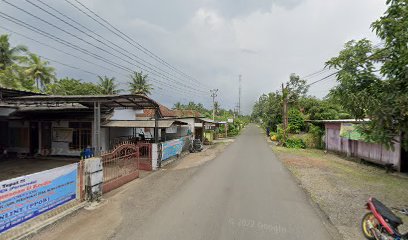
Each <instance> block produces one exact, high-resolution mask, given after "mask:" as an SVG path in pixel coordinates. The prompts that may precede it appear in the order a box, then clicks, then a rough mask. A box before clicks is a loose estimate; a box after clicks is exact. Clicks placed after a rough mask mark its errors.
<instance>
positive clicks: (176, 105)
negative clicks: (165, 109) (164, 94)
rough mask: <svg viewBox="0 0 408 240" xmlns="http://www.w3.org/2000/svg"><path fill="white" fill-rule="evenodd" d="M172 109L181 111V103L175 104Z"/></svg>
mask: <svg viewBox="0 0 408 240" xmlns="http://www.w3.org/2000/svg"><path fill="white" fill-rule="evenodd" d="M173 109H176V110H182V109H183V104H181V102H176V103H175V104H174V106H173Z"/></svg>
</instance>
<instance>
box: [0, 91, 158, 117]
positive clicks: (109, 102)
mask: <svg viewBox="0 0 408 240" xmlns="http://www.w3.org/2000/svg"><path fill="white" fill-rule="evenodd" d="M3 102H4V103H9V104H20V105H26V106H29V105H37V106H38V105H41V104H43V105H51V104H55V105H58V104H62V103H79V104H82V105H84V106H86V107H89V108H93V104H94V102H99V103H100V104H101V107H102V108H108V109H109V108H115V107H119V108H120V107H123V108H135V109H157V110H158V112H159V115H160V116H161V115H162V114H161V112H160V109H159V104H158V103H157V102H155V101H154V100H152V99H150V98H149V97H147V96H145V95H132V94H128V95H67V96H61V95H40V96H23V97H11V98H7V99H3Z"/></svg>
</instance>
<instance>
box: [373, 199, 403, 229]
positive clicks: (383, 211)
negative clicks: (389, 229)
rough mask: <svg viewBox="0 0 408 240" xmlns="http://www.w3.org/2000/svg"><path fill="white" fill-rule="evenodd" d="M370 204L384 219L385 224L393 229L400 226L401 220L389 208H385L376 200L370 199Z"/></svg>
mask: <svg viewBox="0 0 408 240" xmlns="http://www.w3.org/2000/svg"><path fill="white" fill-rule="evenodd" d="M371 201H372V203H373V205H374V207H375V209H377V212H378V213H379V214H380V215H381V216H382V217H383V218H384V219H385V220H387V222H388V223H389V224H390V225H392V226H393V227H395V228H396V227H398V226H399V225H401V224H402V220H401V218H399V217H398V216H396V215H395V214H394V213H393V212H392V211H391V210H390V209H389V208H387V207H386V206H385V205H384V204H383V203H382V202H380V201H379V200H377V199H376V198H372V200H371Z"/></svg>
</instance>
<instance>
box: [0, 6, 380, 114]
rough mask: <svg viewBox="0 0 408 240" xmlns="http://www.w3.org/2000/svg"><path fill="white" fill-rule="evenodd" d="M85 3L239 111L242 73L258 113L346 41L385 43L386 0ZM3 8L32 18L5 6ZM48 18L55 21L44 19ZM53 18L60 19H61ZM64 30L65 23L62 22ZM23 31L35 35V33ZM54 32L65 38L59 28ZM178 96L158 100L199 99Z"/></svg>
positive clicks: (246, 96) (319, 90) (316, 90)
mask: <svg viewBox="0 0 408 240" xmlns="http://www.w3.org/2000/svg"><path fill="white" fill-rule="evenodd" d="M47 2H48V3H49V4H52V5H53V6H54V7H57V8H58V9H60V10H61V11H63V12H65V13H67V14H70V15H71V16H73V17H75V18H76V19H78V20H79V21H81V23H83V24H84V25H86V26H89V27H91V28H92V29H94V30H95V31H98V33H101V34H103V36H105V37H106V38H109V39H112V41H114V42H117V43H120V44H122V45H121V46H123V47H124V48H126V49H129V52H132V53H135V54H138V55H140V56H141V57H143V58H145V59H146V60H148V61H149V62H152V63H154V60H152V59H149V57H148V56H147V55H145V54H143V53H140V51H137V50H136V49H135V48H133V47H131V46H129V45H127V44H126V43H124V42H123V41H122V42H121V40H120V39H117V37H116V36H114V34H112V33H109V32H108V31H106V30H105V29H103V28H102V27H100V26H97V24H95V23H94V22H92V20H90V19H89V18H87V17H86V16H83V15H81V14H80V13H79V12H77V11H75V10H74V9H73V8H72V7H70V6H69V5H67V4H66V3H64V2H54V1H50V0H48V1H47ZM85 4H87V5H88V6H89V7H90V8H92V9H93V10H95V11H96V12H98V13H99V14H100V15H101V16H103V17H104V18H106V19H108V20H109V21H110V22H112V23H113V24H114V25H115V26H117V27H118V28H119V29H121V30H122V31H123V32H125V33H127V34H128V35H130V36H132V37H133V38H135V39H136V40H137V41H138V42H140V43H141V44H142V45H144V46H145V47H147V48H149V49H150V50H152V51H153V52H154V53H156V54H158V55H159V56H161V57H162V58H164V59H166V60H167V61H168V62H170V63H171V64H172V65H174V66H177V67H178V68H180V69H182V70H183V71H184V72H186V73H188V74H189V75H192V76H194V77H195V78H197V79H199V80H200V81H201V82H202V83H203V84H204V85H207V86H208V85H209V86H210V87H212V88H219V89H220V91H219V100H220V102H221V105H222V106H224V107H231V108H232V107H233V106H234V105H235V103H236V102H237V101H238V74H242V75H243V101H242V102H243V104H242V105H243V107H244V110H245V112H249V111H250V109H251V107H252V104H253V102H254V101H255V100H256V99H257V98H258V97H259V95H260V94H262V93H266V92H269V91H275V90H277V89H278V88H279V85H280V83H282V82H284V81H286V80H287V79H288V76H289V74H290V73H292V72H296V73H298V74H300V75H304V74H307V73H310V72H314V71H317V70H320V69H321V68H322V67H323V66H324V62H325V61H326V60H328V59H329V58H330V57H332V56H334V55H336V54H337V53H338V51H339V50H340V49H341V48H342V46H343V44H344V42H346V41H348V40H351V39H359V38H364V37H366V38H369V39H372V40H373V41H374V42H378V40H376V38H375V35H374V34H373V33H372V32H371V30H370V24H371V22H373V21H374V20H375V19H377V18H378V17H380V15H381V14H382V13H383V12H384V10H385V3H384V1H383V0H358V1H355V0H330V1H327V0H290V1H288V0H257V1H251V0H246V1H243V0H242V1H236V0H223V1H219V0H191V1H187V2H186V1H183V0H174V1H164V0H163V1H147V0H120V1H108V0H98V1H96V0H87V1H85ZM22 6H23V7H28V6H26V5H23V4H22ZM0 8H2V11H5V12H7V13H9V14H12V15H13V16H16V17H18V18H23V19H25V20H27V21H31V19H30V18H28V17H27V16H25V15H24V14H22V13H21V12H18V11H16V10H15V9H12V8H10V7H6V6H5V4H4V3H0ZM31 9H32V7H31ZM36 13H39V12H38V11H36ZM41 16H42V17H44V18H46V17H48V18H49V19H52V18H51V17H50V16H46V15H44V14H42V15H41ZM53 21H54V22H56V20H55V19H53ZM32 23H36V22H35V21H33V22H32ZM59 25H61V26H63V24H61V23H59ZM12 27H15V26H14V25H12ZM41 27H44V25H43V24H42V25H41ZM65 27H66V26H65ZM15 29H16V30H19V31H23V32H25V33H28V34H31V35H33V34H32V33H31V32H29V31H28V30H24V29H22V28H19V27H15ZM47 30H48V31H51V32H52V33H55V34H57V35H61V33H60V32H58V31H57V30H52V29H47ZM0 31H1V30H0ZM0 33H1V32H0ZM34 35H35V34H34ZM35 36H37V35H35ZM39 39H42V38H39ZM67 39H70V38H67ZM42 40H44V41H47V40H46V39H42ZM12 41H14V43H24V44H26V45H28V46H29V47H30V49H31V50H32V51H33V52H38V53H41V54H42V55H45V56H49V57H54V58H57V59H58V60H63V61H65V62H66V63H69V64H72V65H77V66H82V67H86V68H87V69H88V70H92V71H97V72H98V71H99V72H101V73H102V74H112V75H115V73H111V72H109V71H101V70H100V69H98V68H96V67H93V66H91V65H87V64H82V63H79V62H78V60H77V59H72V58H70V57H67V56H63V55H61V54H57V53H55V52H54V51H52V50H50V49H47V48H44V47H41V46H38V45H37V44H34V43H32V42H29V41H27V40H26V39H23V38H19V37H16V36H13V38H12ZM48 42H49V40H48ZM73 42H78V41H73ZM53 44H54V43H53ZM55 45H57V46H58V44H55ZM82 45H84V46H85V47H87V48H89V49H92V48H90V47H89V46H86V45H85V44H82ZM64 49H65V50H67V48H64ZM92 50H93V51H96V50H94V49H92ZM115 61H118V62H120V60H117V59H116V60H115ZM156 64H157V63H156ZM158 66H159V67H160V68H166V67H164V66H163V65H158ZM56 67H57V69H58V73H59V76H66V75H70V76H74V77H78V78H82V79H90V77H89V75H86V74H83V73H81V72H78V71H75V70H72V69H68V68H65V67H62V66H59V65H56ZM166 70H167V71H172V70H169V69H166ZM117 77H118V79H120V80H121V81H122V82H125V81H126V79H125V78H124V77H123V76H117ZM186 84H190V85H193V82H192V81H187V80H186ZM333 84H334V82H333V81H327V82H324V83H322V84H319V86H314V87H312V88H311V91H310V92H311V93H312V94H315V95H317V96H320V97H321V96H324V95H325V94H326V93H327V90H328V89H329V88H330V87H331V86H333ZM162 88H163V87H162ZM165 92H166V91H165ZM167 93H170V92H167ZM172 93H173V94H171V96H170V97H168V96H165V95H155V97H157V99H158V100H159V101H162V102H165V103H173V102H176V101H177V99H180V100H181V101H187V100H190V99H192V98H191V97H187V96H184V94H182V93H180V94H174V92H172ZM167 95H169V94H167ZM208 95H209V94H208ZM196 100H198V101H202V102H204V103H205V104H207V105H208V104H209V103H210V98H209V96H208V97H207V98H206V99H202V98H199V99H196Z"/></svg>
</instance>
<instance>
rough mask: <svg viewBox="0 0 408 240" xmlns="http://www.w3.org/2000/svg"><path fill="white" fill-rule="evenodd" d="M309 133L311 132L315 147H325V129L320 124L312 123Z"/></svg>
mask: <svg viewBox="0 0 408 240" xmlns="http://www.w3.org/2000/svg"><path fill="white" fill-rule="evenodd" d="M309 134H310V138H311V141H312V143H313V145H314V146H313V147H314V148H320V149H321V148H323V147H324V146H323V145H324V144H323V140H322V137H323V135H324V130H323V129H322V128H321V127H319V126H317V125H313V124H310V125H309Z"/></svg>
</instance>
